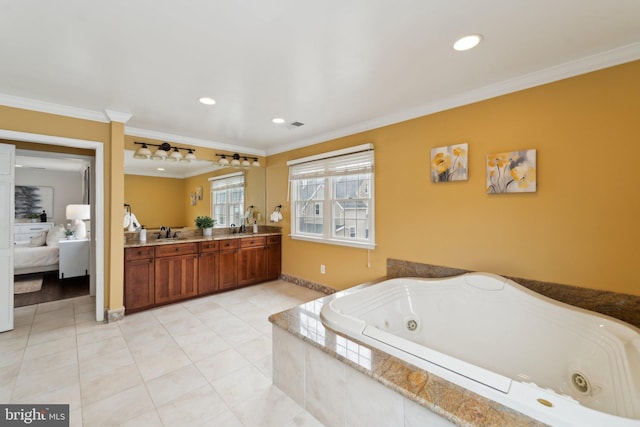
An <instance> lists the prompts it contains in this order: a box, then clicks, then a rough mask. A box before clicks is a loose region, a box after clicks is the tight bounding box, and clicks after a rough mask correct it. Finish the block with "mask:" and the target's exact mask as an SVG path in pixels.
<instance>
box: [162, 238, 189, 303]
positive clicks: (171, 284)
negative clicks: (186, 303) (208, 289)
mask: <svg viewBox="0 0 640 427" xmlns="http://www.w3.org/2000/svg"><path fill="white" fill-rule="evenodd" d="M155 278H156V280H155V302H156V304H163V303H166V302H173V301H179V300H182V299H185V298H189V297H192V296H195V295H197V294H198V283H197V280H198V244H197V243H182V244H175V245H166V246H158V247H156V260H155Z"/></svg>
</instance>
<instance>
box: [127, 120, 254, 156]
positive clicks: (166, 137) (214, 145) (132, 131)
mask: <svg viewBox="0 0 640 427" xmlns="http://www.w3.org/2000/svg"><path fill="white" fill-rule="evenodd" d="M124 133H125V135H130V136H137V137H140V138H151V139H157V140H160V141H171V142H175V143H178V142H179V143H181V144H188V145H193V146H196V147H204V148H211V149H214V150H215V149H217V150H224V151H233V152H241V153H243V154H252V155H254V156H263V157H264V156H265V155H266V153H265V151H264V150H258V149H255V148H252V147H243V146H240V145H235V144H233V145H232V144H225V143H222V142H216V141H208V140H206V139H199V138H191V137H189V136H180V135H173V134H170V133H165V132H157V131H153V130H146V129H139V128H134V127H130V126H125V130H124Z"/></svg>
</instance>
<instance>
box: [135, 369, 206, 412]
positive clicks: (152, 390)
mask: <svg viewBox="0 0 640 427" xmlns="http://www.w3.org/2000/svg"><path fill="white" fill-rule="evenodd" d="M207 384H209V382H208V381H207V379H206V378H205V377H204V375H202V373H201V372H200V371H199V370H198V369H197V368H196V367H195V366H194V365H187V366H185V367H183V368H180V369H177V370H175V371H173V372H170V373H168V374H166V375H163V376H161V377H158V378H155V379H153V380H151V381H148V382H147V389H148V390H149V394H150V395H151V398H152V399H153V402H154V403H155V404H156V406H162V405H166V404H167V403H169V402H171V401H173V400H176V399H178V398H180V397H182V396H184V395H185V394H187V393H189V392H191V391H193V390H195V389H197V388H201V387H203V386H205V385H207Z"/></svg>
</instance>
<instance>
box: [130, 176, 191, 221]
mask: <svg viewBox="0 0 640 427" xmlns="http://www.w3.org/2000/svg"><path fill="white" fill-rule="evenodd" d="M124 201H125V203H128V204H130V205H131V208H132V211H133V213H134V214H135V215H136V217H137V218H138V220H139V221H140V222H141V223H142V225H144V226H145V227H146V228H160V226H163V225H164V226H167V227H174V228H175V227H184V226H189V227H192V226H193V224H188V223H186V222H185V216H184V210H185V205H186V204H187V203H188V202H189V200H188V194H186V192H185V188H184V180H182V179H177V178H161V177H153V176H139V175H125V179H124Z"/></svg>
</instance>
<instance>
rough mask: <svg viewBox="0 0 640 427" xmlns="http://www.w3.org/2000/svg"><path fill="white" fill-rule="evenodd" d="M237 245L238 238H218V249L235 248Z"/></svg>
mask: <svg viewBox="0 0 640 427" xmlns="http://www.w3.org/2000/svg"><path fill="white" fill-rule="evenodd" d="M237 247H238V239H226V240H220V250H221V251H226V250H229V249H236V248H237Z"/></svg>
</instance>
